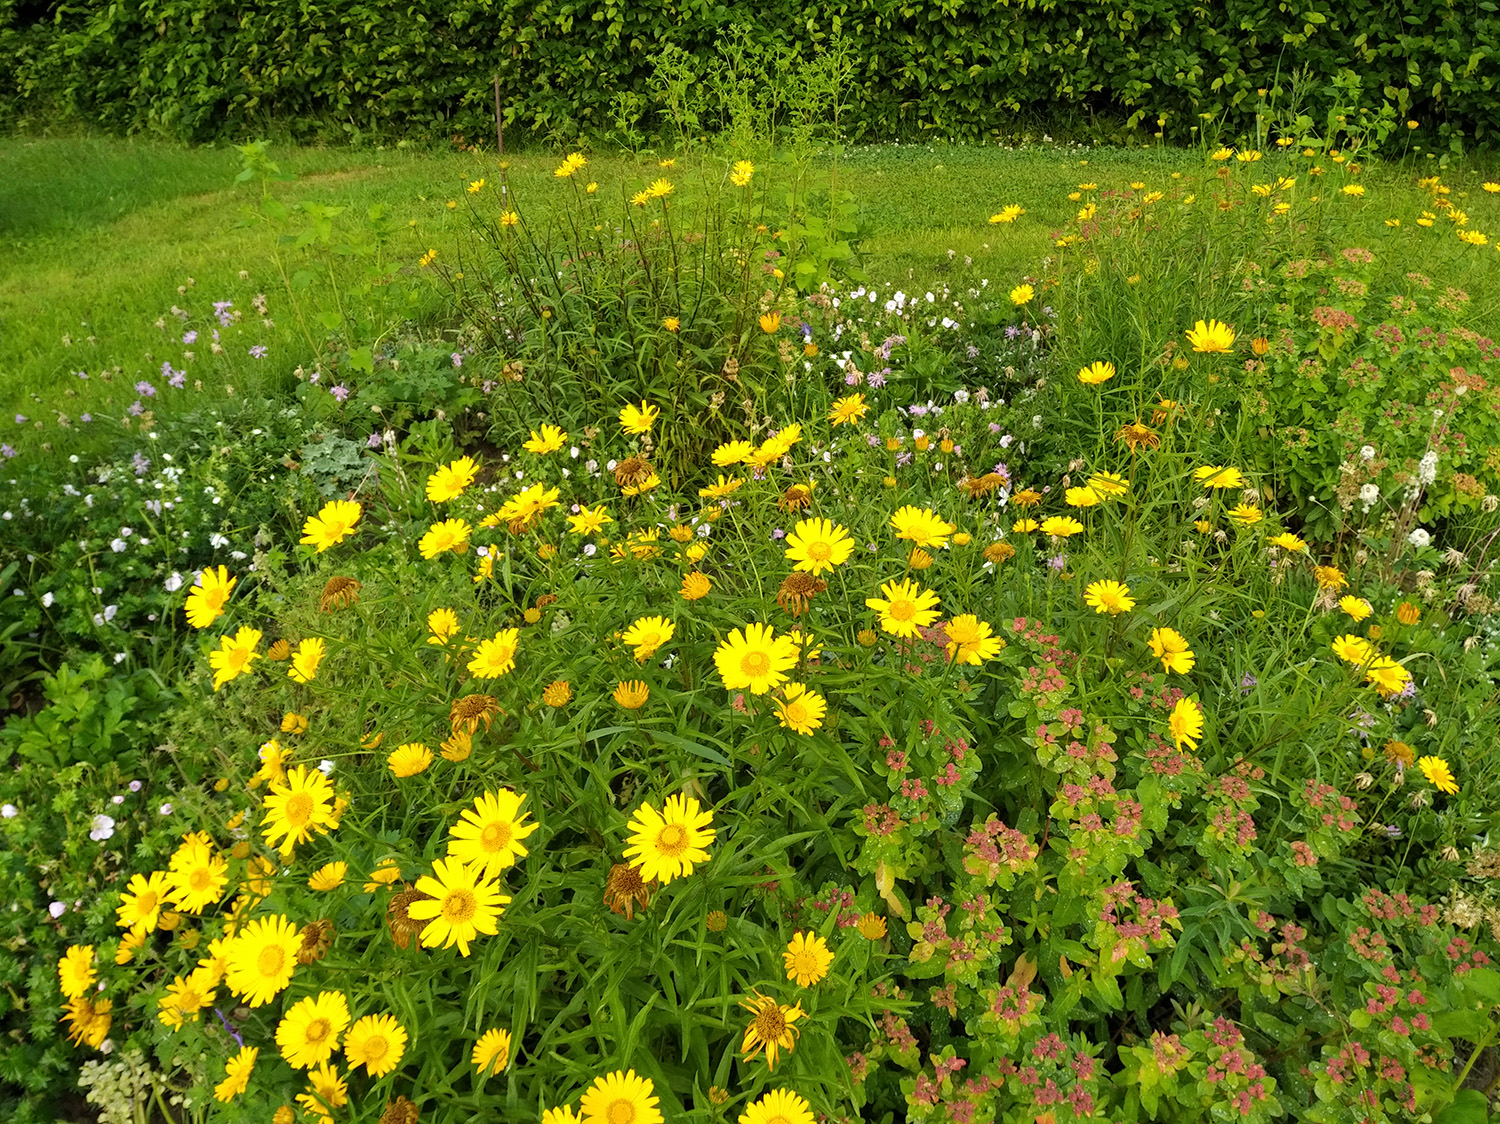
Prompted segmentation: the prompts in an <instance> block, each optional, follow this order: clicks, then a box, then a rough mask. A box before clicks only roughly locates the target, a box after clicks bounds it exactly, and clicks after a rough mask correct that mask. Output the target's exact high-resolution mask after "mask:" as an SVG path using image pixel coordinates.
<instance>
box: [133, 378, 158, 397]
mask: <svg viewBox="0 0 1500 1124" xmlns="http://www.w3.org/2000/svg"><path fill="white" fill-rule="evenodd" d="M135 392H136V393H137V394H139V395H140V396H141V397H142V398H155V397H156V387H154V386H152V385H151V384H150V383H149V382H147V381H146V380H145V379H142V380H141V381H140V382H138V383H136V384H135Z"/></svg>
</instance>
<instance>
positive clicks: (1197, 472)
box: [1193, 464, 1245, 490]
mask: <svg viewBox="0 0 1500 1124" xmlns="http://www.w3.org/2000/svg"><path fill="white" fill-rule="evenodd" d="M1193 479H1194V480H1196V481H1198V483H1200V484H1202V485H1203V486H1204V487H1205V488H1215V489H1220V490H1222V489H1225V488H1243V487H1244V486H1245V478H1244V476H1242V475H1241V474H1240V470H1239V469H1237V468H1235V467H1233V466H1232V465H1220V464H1205V465H1203V466H1201V467H1199V468H1195V469H1193Z"/></svg>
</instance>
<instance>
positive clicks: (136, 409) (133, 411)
mask: <svg viewBox="0 0 1500 1124" xmlns="http://www.w3.org/2000/svg"><path fill="white" fill-rule="evenodd" d="M125 412H126V413H127V414H129V415H130V416H131V417H133V418H138V417H140V416H141V415H142V414H144V413H145V412H146V407H144V406H142V405H141V400H140V399H139V398H137V399H136V400H135V401H134V402H132V403H131V404H130V409H128V410H126V411H125Z"/></svg>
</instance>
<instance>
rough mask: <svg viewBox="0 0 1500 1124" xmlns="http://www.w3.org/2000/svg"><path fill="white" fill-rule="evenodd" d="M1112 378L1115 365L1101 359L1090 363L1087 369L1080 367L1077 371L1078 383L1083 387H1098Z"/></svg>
mask: <svg viewBox="0 0 1500 1124" xmlns="http://www.w3.org/2000/svg"><path fill="white" fill-rule="evenodd" d="M1114 377H1115V365H1114V364H1113V363H1109V362H1106V361H1105V360H1103V359H1100V360H1097V361H1096V362H1093V363H1090V364H1089V365H1088V366H1087V367H1080V368H1079V370H1078V381H1079V382H1081V383H1083V384H1084V385H1085V386H1098V385H1099V384H1100V383H1105V382H1108V381H1109V380H1110V379H1112V378H1114Z"/></svg>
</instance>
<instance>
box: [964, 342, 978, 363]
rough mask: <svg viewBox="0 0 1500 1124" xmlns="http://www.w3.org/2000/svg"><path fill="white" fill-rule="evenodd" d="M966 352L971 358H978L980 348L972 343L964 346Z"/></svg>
mask: <svg viewBox="0 0 1500 1124" xmlns="http://www.w3.org/2000/svg"><path fill="white" fill-rule="evenodd" d="M964 354H965V355H967V356H968V357H969V358H970V359H978V358H979V349H978V348H977V347H975V346H974V345H973V344H970V345H969V346H968V347H966V348H964Z"/></svg>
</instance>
